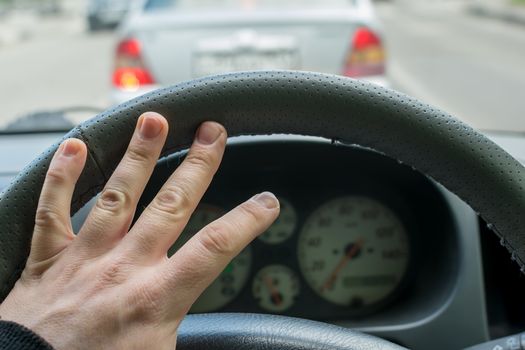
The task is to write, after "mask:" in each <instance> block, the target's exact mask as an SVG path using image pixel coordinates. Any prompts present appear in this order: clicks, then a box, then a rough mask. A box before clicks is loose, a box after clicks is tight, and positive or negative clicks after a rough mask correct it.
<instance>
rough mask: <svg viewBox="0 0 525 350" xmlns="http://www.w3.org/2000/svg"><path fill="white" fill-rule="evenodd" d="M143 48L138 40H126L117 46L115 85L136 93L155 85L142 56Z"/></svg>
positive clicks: (114, 73) (114, 72)
mask: <svg viewBox="0 0 525 350" xmlns="http://www.w3.org/2000/svg"><path fill="white" fill-rule="evenodd" d="M141 51H142V47H141V44H140V42H139V41H138V40H136V39H125V40H123V41H121V42H120V43H119V44H118V46H117V53H116V57H115V70H114V71H113V85H115V86H116V87H118V88H121V89H124V90H128V91H136V90H138V89H139V88H140V87H141V86H144V85H151V84H153V83H155V81H154V79H153V76H152V75H151V74H150V72H149V71H148V69H147V68H146V66H145V64H144V61H143V60H142V56H141Z"/></svg>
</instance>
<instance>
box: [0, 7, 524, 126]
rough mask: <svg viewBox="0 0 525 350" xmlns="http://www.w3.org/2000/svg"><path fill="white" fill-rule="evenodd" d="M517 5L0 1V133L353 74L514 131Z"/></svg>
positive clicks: (520, 87)
mask: <svg viewBox="0 0 525 350" xmlns="http://www.w3.org/2000/svg"><path fill="white" fill-rule="evenodd" d="M524 62H525V1H524V0H497V1H496V0H479V1H468V0H447V1H416V0H381V1H379V0H378V1H371V0H286V1H282V0H129V1H128V0H0V96H1V97H0V99H1V102H2V103H1V106H2V109H1V111H0V132H21V131H23V132H25V131H30V132H35V131H46V130H63V131H65V130H68V129H70V128H71V127H72V126H73V125H75V124H77V123H79V122H81V121H83V120H85V119H87V118H90V117H92V116H94V115H95V114H97V113H98V112H99V111H101V110H104V109H107V108H109V107H111V106H113V105H116V104H119V103H123V102H125V101H127V100H129V99H131V98H134V97H137V96H139V95H141V94H144V93H147V92H149V91H152V90H154V89H157V88H161V87H165V86H169V85H173V84H176V83H179V82H181V81H185V80H189V79H193V78H197V77H201V76H204V75H209V74H218V73H224V72H231V71H240V70H258V69H298V70H306V71H317V72H323V73H330V74H338V75H344V76H348V77H351V78H355V79H363V80H366V81H369V82H372V83H374V84H379V85H383V86H386V87H389V88H392V89H396V90H399V91H401V92H404V93H407V94H409V95H412V96H414V97H416V98H419V99H420V100H422V101H424V102H428V103H430V104H433V105H436V106H438V107H439V108H441V109H443V110H445V111H447V112H450V113H451V114H453V115H454V116H456V117H458V118H460V119H462V120H464V121H466V122H467V123H469V124H471V125H473V126H474V127H476V128H478V129H480V130H484V131H512V132H521V133H523V132H525V114H524V112H523V111H524V110H525V98H524V97H525V69H523V63H524Z"/></svg>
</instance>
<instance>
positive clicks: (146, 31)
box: [112, 0, 387, 103]
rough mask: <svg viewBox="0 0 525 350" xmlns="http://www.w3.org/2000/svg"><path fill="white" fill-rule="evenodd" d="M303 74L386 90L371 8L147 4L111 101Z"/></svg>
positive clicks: (338, 3) (264, 2)
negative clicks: (223, 78)
mask: <svg viewBox="0 0 525 350" xmlns="http://www.w3.org/2000/svg"><path fill="white" fill-rule="evenodd" d="M259 69H299V70H307V71H317V72H324V73H332V74H341V75H345V76H349V77H354V78H362V79H366V80H368V81H371V82H374V83H377V84H379V85H387V80H386V77H385V52H384V47H383V44H382V39H381V28H380V25H379V23H378V20H377V18H376V16H375V12H374V10H373V7H372V4H371V2H370V1H369V0H353V1H348V0H308V1H298V0H286V1H275V0H261V1H246V0H215V1H198V2H196V1H184V0H183V1H169V0H168V1H166V0H149V1H146V2H145V3H144V6H142V8H141V9H140V10H137V11H136V12H135V13H134V14H133V15H132V16H130V17H128V18H127V20H126V21H125V22H124V23H123V26H122V28H121V30H120V33H119V42H118V45H117V48H116V56H115V64H114V71H113V77H112V83H113V90H112V101H113V102H114V103H120V102H124V101H127V100H128V99H130V98H133V97H136V96H139V95H141V94H143V93H145V92H148V91H150V90H153V89H155V88H158V87H162V86H168V85H171V84H174V83H177V82H180V81H184V80H188V79H192V78H198V77H202V76H206V75H211V74H218V73H225V72H232V71H243V70H259Z"/></svg>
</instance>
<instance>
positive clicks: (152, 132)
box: [139, 114, 162, 139]
mask: <svg viewBox="0 0 525 350" xmlns="http://www.w3.org/2000/svg"><path fill="white" fill-rule="evenodd" d="M161 130H162V123H161V122H160V121H159V120H158V119H157V118H155V117H153V116H151V115H147V114H146V115H144V116H143V117H142V120H141V121H140V126H139V132H140V136H142V137H143V138H145V139H153V138H155V137H157V136H159V134H160V131H161Z"/></svg>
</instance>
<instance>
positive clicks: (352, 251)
mask: <svg viewBox="0 0 525 350" xmlns="http://www.w3.org/2000/svg"><path fill="white" fill-rule="evenodd" d="M408 255H409V244H408V239H407V233H406V230H405V228H404V226H403V224H402V222H401V221H400V219H399V218H398V217H397V216H396V214H394V212H392V210H390V209H389V208H388V207H386V206H385V205H384V204H382V203H380V202H379V201H377V200H375V199H372V198H368V197H363V196H348V197H342V198H338V199H334V200H332V201H329V202H327V203H325V204H324V205H322V206H321V207H319V208H318V209H316V210H315V211H314V212H313V213H312V214H311V215H310V217H309V218H308V219H307V220H306V222H305V225H304V227H303V230H302V231H301V233H300V236H299V243H298V258H299V265H300V267H301V271H302V273H303V275H304V277H305V279H306V281H307V282H308V284H309V285H310V287H311V288H312V289H313V290H314V291H315V292H316V293H317V294H319V295H320V296H321V297H322V298H324V299H325V300H327V301H329V302H332V303H334V304H339V305H344V306H351V307H356V308H358V307H361V306H365V305H370V304H374V303H377V302H378V301H380V300H382V299H383V298H385V297H386V296H388V295H389V294H390V293H392V292H393V291H394V290H395V288H396V287H397V286H398V285H399V283H400V281H401V279H402V277H403V276H404V274H405V271H406V268H407V264H408Z"/></svg>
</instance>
